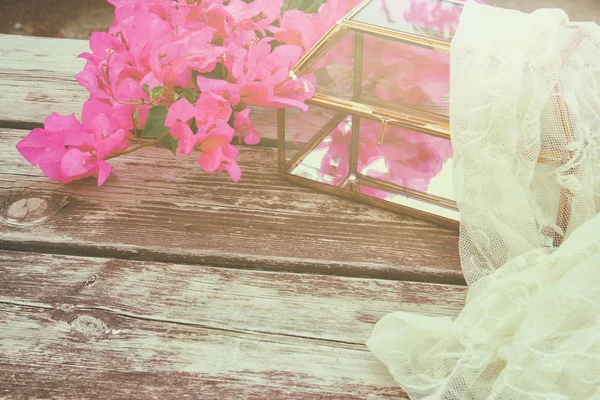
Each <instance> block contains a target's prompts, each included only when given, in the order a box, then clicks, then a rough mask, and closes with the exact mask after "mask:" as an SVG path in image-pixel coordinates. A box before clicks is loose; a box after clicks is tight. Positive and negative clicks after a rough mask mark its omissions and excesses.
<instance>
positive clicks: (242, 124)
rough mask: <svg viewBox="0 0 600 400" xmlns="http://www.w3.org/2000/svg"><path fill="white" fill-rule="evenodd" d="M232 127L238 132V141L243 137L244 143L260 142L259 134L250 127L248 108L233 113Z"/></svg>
mask: <svg viewBox="0 0 600 400" xmlns="http://www.w3.org/2000/svg"><path fill="white" fill-rule="evenodd" d="M233 128H234V129H235V131H236V132H237V134H238V138H239V142H240V143H241V142H242V137H243V138H244V143H246V144H258V143H259V142H260V136H259V135H258V132H256V130H255V129H254V128H253V127H252V121H250V109H249V108H246V109H245V110H243V111H240V112H236V113H235V115H234V123H233Z"/></svg>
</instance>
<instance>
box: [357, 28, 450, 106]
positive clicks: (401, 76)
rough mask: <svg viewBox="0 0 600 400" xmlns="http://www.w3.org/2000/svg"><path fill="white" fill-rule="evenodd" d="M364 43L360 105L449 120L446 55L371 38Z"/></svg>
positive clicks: (447, 59) (365, 38)
mask: <svg viewBox="0 0 600 400" xmlns="http://www.w3.org/2000/svg"><path fill="white" fill-rule="evenodd" d="M364 43H365V45H364V56H363V68H362V95H361V97H362V102H366V103H374V104H379V105H381V104H382V103H383V104H384V105H385V106H388V107H391V108H394V105H396V104H397V105H400V106H405V107H409V108H412V109H417V110H421V111H426V112H430V113H434V114H438V115H441V116H444V117H446V116H448V105H449V97H450V96H449V93H450V55H449V54H447V53H442V52H439V51H435V50H431V49H425V48H422V47H419V46H415V45H410V44H406V43H402V42H398V41H392V40H389V39H382V38H379V37H374V36H365V37H364Z"/></svg>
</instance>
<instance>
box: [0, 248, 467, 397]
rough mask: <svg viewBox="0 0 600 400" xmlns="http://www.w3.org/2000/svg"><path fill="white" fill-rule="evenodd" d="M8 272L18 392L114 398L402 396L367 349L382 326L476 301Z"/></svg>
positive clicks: (271, 283) (386, 285)
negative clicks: (394, 318) (398, 314)
mask: <svg viewBox="0 0 600 400" xmlns="http://www.w3.org/2000/svg"><path fill="white" fill-rule="evenodd" d="M0 275H1V276H2V278H3V281H2V284H1V285H0V321H1V322H0V325H1V327H0V371H3V372H0V396H8V398H19V397H26V398H30V397H36V398H39V397H44V398H56V397H76V396H73V393H74V391H75V392H76V393H80V394H82V395H83V396H84V397H86V398H105V397H107V396H106V394H107V393H106V392H105V391H106V390H107V388H111V389H112V388H113V387H114V390H115V391H114V392H112V391H111V392H110V393H111V395H112V397H113V398H122V397H128V398H164V396H165V395H168V398H173V397H175V395H181V396H183V397H185V398H188V397H189V398H206V399H213V398H222V399H235V398H240V399H242V398H243V399H254V398H255V399H269V398H273V399H280V398H285V399H306V398H314V399H388V398H389V399H391V398H400V397H402V393H401V391H400V390H399V389H397V388H395V387H394V383H393V381H392V379H391V378H390V377H389V376H388V374H387V372H386V371H385V368H384V367H383V366H382V365H381V364H380V363H378V362H377V361H376V360H375V359H374V357H373V356H372V355H371V354H370V353H369V352H368V351H367V349H366V347H365V346H364V345H363V343H364V341H365V340H366V339H367V337H368V335H369V334H370V332H371V330H372V327H373V324H374V323H375V322H376V321H377V320H378V319H379V318H381V317H382V316H383V315H385V314H387V313H389V312H393V311H400V310H401V311H412V312H420V313H424V314H426V315H436V316H450V317H453V316H455V315H456V314H457V313H458V310H459V309H460V308H461V307H462V304H463V302H464V298H465V297H464V296H465V288H464V287H456V286H447V285H434V284H422V283H402V282H390V281H380V280H371V279H368V280H367V279H356V278H342V277H332V276H318V275H298V274H289V273H272V272H254V271H231V270H228V269H221V268H211V267H203V266H190V265H176V264H164V263H154V262H135V261H128V260H116V259H100V258H83V257H72V256H62V255H44V254H31V253H18V252H6V251H4V252H0ZM103 391H104V392H103ZM200 393H201V394H202V395H201V396H200ZM108 397H111V396H108Z"/></svg>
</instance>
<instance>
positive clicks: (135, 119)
mask: <svg viewBox="0 0 600 400" xmlns="http://www.w3.org/2000/svg"><path fill="white" fill-rule="evenodd" d="M133 123H134V124H135V126H136V127H138V126H140V108H139V107H138V108H136V109H135V111H134V112H133Z"/></svg>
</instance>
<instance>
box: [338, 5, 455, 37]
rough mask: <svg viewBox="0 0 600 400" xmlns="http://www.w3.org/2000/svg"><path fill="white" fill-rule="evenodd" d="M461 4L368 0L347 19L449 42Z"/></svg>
mask: <svg viewBox="0 0 600 400" xmlns="http://www.w3.org/2000/svg"><path fill="white" fill-rule="evenodd" d="M462 5H463V3H462V2H459V1H454V0H369V1H366V2H364V3H362V4H361V5H360V6H359V7H357V8H356V9H355V10H354V11H353V12H352V13H351V14H350V15H348V17H347V20H348V21H349V22H350V23H352V22H355V23H360V24H365V25H370V26H372V27H378V28H385V29H388V30H391V31H394V32H397V33H399V34H407V35H414V36H422V37H425V38H429V39H435V40H442V41H446V42H450V40H451V39H452V36H453V35H454V33H455V32H456V28H457V27H458V20H459V18H460V14H461V12H462Z"/></svg>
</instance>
